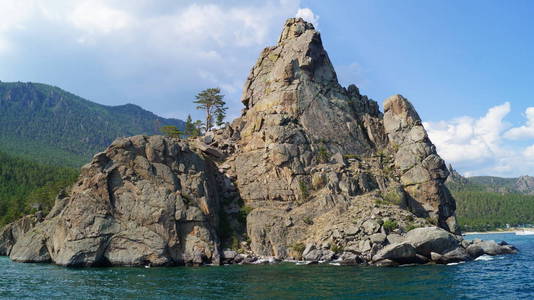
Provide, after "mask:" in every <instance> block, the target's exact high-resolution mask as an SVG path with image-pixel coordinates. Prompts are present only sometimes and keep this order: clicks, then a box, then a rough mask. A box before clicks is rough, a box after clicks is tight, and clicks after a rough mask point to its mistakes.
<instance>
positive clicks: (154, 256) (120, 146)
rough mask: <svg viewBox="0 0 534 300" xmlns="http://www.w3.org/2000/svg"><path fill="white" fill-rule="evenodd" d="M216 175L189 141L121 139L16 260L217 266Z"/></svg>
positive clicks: (20, 247)
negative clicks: (206, 264)
mask: <svg viewBox="0 0 534 300" xmlns="http://www.w3.org/2000/svg"><path fill="white" fill-rule="evenodd" d="M216 173H217V171H216V168H215V167H214V166H213V165H212V163H210V162H209V161H207V160H206V159H205V158H204V157H203V155H201V154H200V153H199V152H195V150H194V149H192V148H190V146H189V145H187V144H186V143H183V142H180V141H177V140H173V139H169V138H164V137H161V136H152V137H146V136H134V137H130V138H123V139H118V140H116V141H115V142H113V144H112V145H111V146H110V147H109V148H108V149H106V151H105V152H102V153H98V154H97V155H95V157H94V158H93V160H92V161H91V162H90V163H89V164H87V165H85V166H84V167H82V170H81V176H80V179H79V180H78V182H77V183H76V184H74V186H73V187H72V191H71V192H70V194H69V195H68V196H67V197H66V198H63V199H58V201H57V202H56V206H55V207H54V208H53V209H52V212H51V213H50V215H49V216H48V217H47V220H46V221H44V222H43V223H40V224H38V225H37V226H35V227H34V228H33V229H32V230H31V231H30V232H29V233H28V234H27V235H26V236H25V238H24V239H22V240H21V241H19V242H17V243H16V244H15V246H14V247H13V250H12V251H11V254H10V256H11V258H12V259H13V260H16V261H24V262H28V261H43V260H52V261H53V262H54V263H56V264H60V265H66V266H96V265H109V264H111V265H146V264H150V265H172V264H188V263H191V264H198V263H199V262H200V263H202V262H215V263H218V262H219V254H218V251H219V250H218V249H219V240H218V237H217V234H216V227H215V226H216V225H217V224H218V219H217V216H218V207H219V199H218V192H217V184H216V179H215V177H216V176H217V174H216Z"/></svg>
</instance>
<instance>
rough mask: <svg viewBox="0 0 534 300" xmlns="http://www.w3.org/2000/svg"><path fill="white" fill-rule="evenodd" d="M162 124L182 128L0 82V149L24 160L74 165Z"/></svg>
mask: <svg viewBox="0 0 534 300" xmlns="http://www.w3.org/2000/svg"><path fill="white" fill-rule="evenodd" d="M165 125H173V126H177V127H178V128H179V129H183V127H184V122H183V121H181V120H176V119H165V118H161V117H158V116H156V115H155V114H153V113H151V112H149V111H146V110H144V109H142V108H140V107H139V106H136V105H133V104H126V105H121V106H105V105H100V104H97V103H94V102H91V101H88V100H85V99H83V98H80V97H78V96H76V95H73V94H71V93H68V92H66V91H63V90H61V89H59V88H57V87H53V86H49V85H45V84H39V83H21V82H16V83H5V82H0V151H3V152H5V153H8V154H11V155H15V156H18V157H23V158H26V159H29V160H34V161H38V162H42V163H46V164H53V165H59V166H70V167H79V166H81V165H82V164H83V163H85V162H88V161H89V159H90V158H91V157H92V155H94V154H95V153H96V152H99V151H102V150H103V149H104V148H105V147H106V146H108V145H109V144H110V143H111V142H112V141H113V140H114V139H115V138H117V137H121V136H130V135H136V134H149V135H150V134H159V129H160V128H161V127H162V126H165Z"/></svg>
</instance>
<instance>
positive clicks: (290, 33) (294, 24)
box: [278, 18, 319, 44]
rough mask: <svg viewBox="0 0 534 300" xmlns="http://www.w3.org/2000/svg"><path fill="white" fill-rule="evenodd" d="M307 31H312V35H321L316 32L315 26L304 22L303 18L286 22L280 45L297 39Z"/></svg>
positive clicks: (279, 40) (279, 39) (279, 41)
mask: <svg viewBox="0 0 534 300" xmlns="http://www.w3.org/2000/svg"><path fill="white" fill-rule="evenodd" d="M307 30H310V31H312V34H319V33H318V32H317V31H315V28H314V27H313V24H311V23H308V22H306V21H304V20H303V19H302V18H290V19H288V20H287V21H286V23H285V25H284V28H283V29H282V33H281V34H280V38H278V44H281V43H283V42H286V41H287V40H290V39H294V38H297V37H299V36H301V35H302V34H303V33H305V32H306V31H307Z"/></svg>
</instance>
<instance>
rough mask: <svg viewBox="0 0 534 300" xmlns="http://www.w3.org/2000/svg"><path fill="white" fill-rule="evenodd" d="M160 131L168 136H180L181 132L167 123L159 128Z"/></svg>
mask: <svg viewBox="0 0 534 300" xmlns="http://www.w3.org/2000/svg"><path fill="white" fill-rule="evenodd" d="M160 131H161V132H162V133H163V134H165V135H166V136H168V137H172V138H180V136H181V135H182V132H181V131H180V130H179V129H178V127H176V126H172V125H168V126H163V127H161V128H160Z"/></svg>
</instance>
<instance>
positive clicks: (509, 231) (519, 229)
mask: <svg viewBox="0 0 534 300" xmlns="http://www.w3.org/2000/svg"><path fill="white" fill-rule="evenodd" d="M523 230H534V229H532V228H509V229H499V230H492V231H480V232H479V231H472V232H464V233H462V235H470V234H494V233H516V232H517V231H523Z"/></svg>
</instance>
